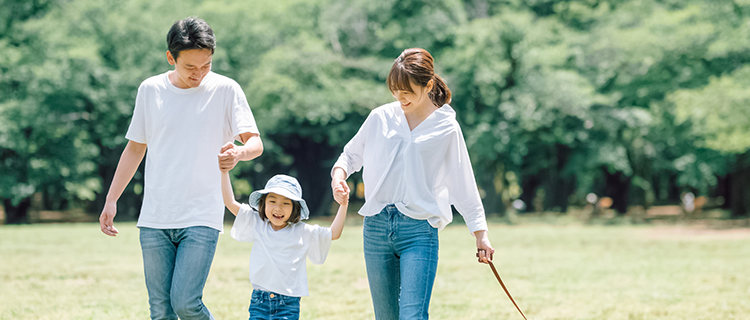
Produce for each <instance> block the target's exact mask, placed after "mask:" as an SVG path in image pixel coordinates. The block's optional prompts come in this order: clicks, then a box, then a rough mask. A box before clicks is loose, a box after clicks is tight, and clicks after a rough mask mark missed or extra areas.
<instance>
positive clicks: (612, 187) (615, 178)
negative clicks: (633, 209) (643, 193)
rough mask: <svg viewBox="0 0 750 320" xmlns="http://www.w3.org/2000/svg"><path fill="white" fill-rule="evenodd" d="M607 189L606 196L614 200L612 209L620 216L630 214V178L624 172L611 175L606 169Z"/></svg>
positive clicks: (605, 190)
mask: <svg viewBox="0 0 750 320" xmlns="http://www.w3.org/2000/svg"><path fill="white" fill-rule="evenodd" d="M604 176H605V181H606V187H605V189H604V195H605V196H607V197H610V198H612V209H615V210H616V211H617V212H618V213H619V214H625V213H626V212H628V204H629V203H628V201H629V199H630V177H626V176H625V175H624V174H623V173H622V172H620V171H618V172H615V173H609V171H608V170H607V169H606V168H604Z"/></svg>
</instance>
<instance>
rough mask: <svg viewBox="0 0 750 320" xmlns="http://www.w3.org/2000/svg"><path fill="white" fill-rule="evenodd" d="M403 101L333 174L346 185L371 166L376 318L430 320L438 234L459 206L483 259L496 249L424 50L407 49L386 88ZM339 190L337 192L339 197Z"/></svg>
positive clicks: (368, 232)
mask: <svg viewBox="0 0 750 320" xmlns="http://www.w3.org/2000/svg"><path fill="white" fill-rule="evenodd" d="M386 84H387V85H388V88H389V89H390V90H391V93H392V94H393V96H394V97H395V98H396V100H397V101H395V102H392V103H389V104H386V105H383V106H380V107H378V108H377V109H375V110H373V111H372V112H371V113H370V115H369V116H368V117H367V119H366V120H365V122H364V123H363V124H362V127H360V129H359V131H358V132H357V134H356V135H355V136H354V137H353V138H352V139H351V141H349V143H347V144H346V146H345V147H344V151H343V153H341V156H340V157H339V159H338V161H337V162H336V164H335V165H334V167H333V170H332V171H331V177H332V181H331V188H332V189H333V190H334V195H335V196H334V197H336V200H337V201H339V202H340V201H341V200H343V199H338V197H341V196H340V194H341V193H340V191H342V189H343V191H346V192H348V191H349V190H346V189H348V187H346V183H342V181H345V180H346V178H347V177H348V176H349V175H351V174H352V173H353V172H355V171H359V170H360V169H362V168H363V167H364V171H363V179H364V183H365V204H364V205H363V206H362V208H361V209H360V210H359V214H361V215H363V216H364V217H365V219H364V236H363V237H364V251H365V264H366V267H367V278H368V281H369V283H370V294H371V296H372V301H373V305H374V308H375V317H376V318H377V319H428V318H429V316H428V309H429V304H430V296H431V295H432V285H433V283H434V281H435V273H436V271H437V260H438V234H437V232H438V230H440V229H442V228H444V227H445V226H446V225H447V224H449V223H450V222H451V220H452V217H453V216H452V212H451V207H450V205H451V204H452V205H454V206H455V207H456V209H457V210H458V211H459V212H460V213H461V215H462V216H463V217H464V220H465V221H466V225H467V227H468V228H469V230H470V231H471V232H472V233H473V234H474V236H475V237H476V243H477V248H478V249H479V258H480V261H481V262H483V263H487V262H488V261H491V259H492V253H494V251H495V250H494V249H493V248H492V246H491V244H490V240H489V237H488V235H487V222H486V220H485V215H484V208H483V207H482V202H481V199H480V197H479V192H478V190H477V187H476V182H475V181H474V172H473V170H472V168H471V162H470V160H469V154H468V152H467V150H466V143H465V142H464V138H463V134H462V132H461V128H460V127H459V125H458V122H456V113H455V111H453V109H452V108H451V107H450V106H449V105H448V104H447V103H450V100H451V92H450V90H449V89H448V87H447V86H446V85H445V83H444V82H443V80H442V79H441V78H440V77H439V76H438V75H437V74H435V71H434V66H433V58H432V56H431V55H430V53H429V52H427V51H426V50H424V49H419V48H414V49H407V50H405V51H404V52H403V53H401V55H400V56H399V57H398V59H396V61H395V62H394V64H393V67H391V71H390V74H389V75H388V79H387V81H386ZM337 191H338V192H339V193H337Z"/></svg>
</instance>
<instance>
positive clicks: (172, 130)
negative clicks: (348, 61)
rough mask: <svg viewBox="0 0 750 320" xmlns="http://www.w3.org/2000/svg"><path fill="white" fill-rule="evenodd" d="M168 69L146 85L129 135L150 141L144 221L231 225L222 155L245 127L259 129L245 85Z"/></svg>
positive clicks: (168, 225)
mask: <svg viewBox="0 0 750 320" xmlns="http://www.w3.org/2000/svg"><path fill="white" fill-rule="evenodd" d="M169 73H170V72H165V73H163V74H160V75H156V76H153V77H151V78H148V79H146V80H145V81H143V83H141V86H140V87H139V88H138V96H137V97H136V102H135V110H134V111H133V119H132V121H131V123H130V128H129V129H128V133H127V134H126V135H125V137H126V138H127V139H128V140H132V141H134V142H138V143H145V144H146V145H147V147H148V149H147V152H146V169H145V170H146V172H145V177H144V180H145V187H144V194H143V206H142V207H141V214H140V217H139V218H138V227H148V228H156V229H177V228H187V227H193V226H206V227H211V228H214V229H217V230H219V231H223V228H222V227H223V223H222V222H223V218H224V202H223V200H222V197H221V172H220V171H219V160H218V154H219V151H220V150H221V147H222V146H223V145H224V144H225V143H227V142H232V141H234V140H235V139H239V135H240V134H241V133H246V132H250V133H258V127H257V125H256V123H255V118H254V117H253V114H252V112H251V111H250V106H249V105H248V103H247V98H246V97H245V94H244V92H243V91H242V88H241V87H240V86H239V84H237V82H235V81H234V80H232V79H230V78H227V77H225V76H222V75H219V74H216V73H213V72H209V74H207V75H206V76H205V77H204V78H203V81H202V82H201V84H200V85H199V86H198V87H195V88H189V89H180V88H177V87H175V86H174V85H173V84H172V83H171V82H170V81H169V77H168V74H169Z"/></svg>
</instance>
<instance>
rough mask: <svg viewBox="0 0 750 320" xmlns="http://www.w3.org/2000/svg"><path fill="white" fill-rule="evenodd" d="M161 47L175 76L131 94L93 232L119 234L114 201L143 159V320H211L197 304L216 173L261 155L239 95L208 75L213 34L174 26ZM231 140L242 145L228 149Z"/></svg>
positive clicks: (211, 247) (214, 213) (212, 229)
mask: <svg viewBox="0 0 750 320" xmlns="http://www.w3.org/2000/svg"><path fill="white" fill-rule="evenodd" d="M167 45H168V51H167V61H168V62H169V64H170V65H173V66H174V70H170V71H168V72H166V73H163V74H160V75H156V76H153V77H151V78H149V79H146V80H145V81H143V83H141V86H140V87H139V88H138V95H137V97H136V103H135V110H134V112H133V118H132V120H131V123H130V127H129V129H128V132H127V134H126V136H125V137H126V138H127V139H128V140H129V142H128V144H127V146H126V147H125V150H124V151H123V153H122V156H121V158H120V162H119V164H118V165H117V169H116V171H115V176H114V179H113V180H112V184H111V186H110V189H109V193H107V199H106V203H105V205H104V209H103V210H102V213H101V216H100V218H99V223H100V227H101V230H102V232H104V233H105V234H107V235H109V236H116V235H117V233H118V230H117V229H116V228H115V227H114V226H113V219H114V216H115V214H116V213H117V200H118V199H119V198H120V195H121V194H122V192H123V190H124V189H125V187H126V186H127V184H128V183H129V182H130V180H131V179H132V177H133V174H135V171H136V170H137V169H138V166H139V164H140V163H141V160H142V159H143V157H144V155H146V169H145V170H146V172H145V188H144V199H143V206H142V208H141V214H140V216H139V218H138V225H137V226H138V228H139V229H140V242H141V250H142V252H143V269H144V274H145V278H146V288H147V289H148V295H149V305H150V311H151V319H177V317H179V318H180V319H183V320H187V319H213V316H212V315H211V313H210V312H209V311H208V309H207V308H206V307H205V306H204V305H203V301H202V296H203V287H204V285H205V283H206V278H207V277H208V272H209V269H210V267H211V262H212V261H213V257H214V252H215V250H216V243H217V241H218V236H219V233H220V232H221V231H222V227H223V217H224V204H223V202H222V195H221V175H220V173H221V172H220V169H226V170H228V169H231V168H233V167H234V166H235V165H236V164H237V162H238V161H240V160H251V159H254V158H256V157H258V156H260V155H261V153H263V145H262V142H261V139H260V136H259V133H258V128H257V126H256V123H255V119H254V118H253V114H252V112H251V111H250V107H249V106H248V103H247V99H246V97H245V94H244V92H243V91H242V88H240V86H239V85H238V84H237V82H235V81H234V80H231V79H229V78H227V77H224V76H222V75H218V74H216V73H213V72H211V59H212V56H213V53H214V48H215V46H216V42H215V38H214V34H213V31H212V30H211V27H210V26H209V25H208V24H207V23H206V22H205V21H203V20H201V19H197V18H187V19H184V20H179V21H177V22H175V23H174V24H173V25H172V28H171V29H170V30H169V33H168V34H167ZM235 139H236V140H239V141H241V142H242V143H243V144H244V145H243V146H235V145H234V143H233V140H235ZM147 149H148V154H146V150H147ZM217 154H218V158H219V161H217ZM217 163H218V165H217Z"/></svg>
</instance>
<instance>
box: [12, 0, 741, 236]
mask: <svg viewBox="0 0 750 320" xmlns="http://www.w3.org/2000/svg"><path fill="white" fill-rule="evenodd" d="M191 15H196V16H199V17H201V18H203V19H205V20H206V21H207V22H209V23H210V24H211V25H212V27H213V29H214V32H215V33H216V36H217V44H218V48H217V51H216V54H215V55H214V60H213V61H214V63H213V70H214V71H215V72H217V73H220V74H224V75H227V76H229V77H231V78H233V79H235V80H237V81H238V82H239V83H240V85H242V87H243V89H244V90H245V93H246V94H247V96H248V101H249V102H250V106H251V108H252V110H253V112H254V114H255V117H256V119H257V120H258V123H259V126H260V130H261V135H262V138H263V140H264V143H265V153H264V154H263V156H261V157H260V158H259V159H258V160H256V161H252V162H248V163H241V164H240V165H239V166H238V167H237V168H236V169H235V170H233V171H232V175H233V176H234V184H235V191H236V192H237V193H238V194H240V195H248V194H249V193H250V192H251V191H252V189H253V188H260V187H262V184H263V182H265V181H266V179H268V178H269V177H270V176H272V175H273V174H276V173H280V172H284V173H289V174H292V175H294V176H296V177H297V178H298V179H299V180H300V182H301V183H302V187H303V189H304V190H305V198H306V199H308V203H309V204H310V206H311V209H312V210H313V214H318V215H320V214H324V213H325V212H327V211H328V208H330V204H331V201H332V198H331V196H330V187H329V183H330V177H329V173H330V166H331V165H332V163H333V162H334V161H335V158H336V157H337V156H338V154H339V152H340V151H341V149H342V147H343V145H344V144H345V143H346V142H347V141H348V140H349V138H351V137H352V136H353V135H354V133H355V132H356V130H357V129H358V128H359V125H360V124H361V123H362V121H364V119H365V117H366V116H367V114H368V112H369V110H371V109H372V108H374V107H377V106H378V105H380V104H383V103H386V102H389V101H392V100H393V98H392V97H391V95H390V93H389V92H388V90H387V89H386V86H385V77H386V75H387V73H388V70H389V68H390V65H391V63H392V61H393V59H395V58H396V57H397V56H398V54H399V53H400V52H401V51H402V50H403V49H405V48H408V47H422V48H425V49H427V50H429V51H430V52H431V53H432V54H433V55H434V56H435V57H436V61H437V67H438V71H439V72H440V74H441V75H442V76H443V77H444V78H445V80H446V82H447V83H448V85H449V86H450V87H451V90H452V91H453V94H454V99H453V102H452V103H451V105H452V106H453V107H454V108H455V109H456V111H457V112H458V115H459V118H460V119H459V122H460V123H461V124H462V127H463V130H464V135H465V137H466V141H467V144H468V146H469V150H470V153H471V156H472V161H473V162H474V169H475V174H476V178H477V182H478V184H479V186H480V189H481V191H482V195H483V199H484V201H485V205H486V208H487V211H488V212H490V213H501V214H502V213H504V212H505V210H506V208H507V207H509V205H510V204H511V203H512V202H513V201H514V200H517V199H521V200H523V201H524V202H525V203H526V204H527V205H528V206H529V207H530V208H536V209H537V210H549V211H559V212H565V211H566V210H567V208H568V207H569V206H571V205H578V204H581V203H584V201H585V200H584V198H585V196H586V195H587V194H588V193H595V194H597V195H598V196H600V197H601V196H607V197H610V198H612V199H613V204H612V207H613V208H614V209H616V210H617V211H618V212H620V213H625V212H627V210H628V208H629V207H632V206H641V207H643V208H648V207H650V206H653V205H660V204H676V203H679V202H680V197H681V195H682V194H684V193H686V192H691V193H693V194H695V195H696V196H705V197H708V198H709V199H723V201H713V202H712V203H714V204H716V205H720V206H723V207H724V208H726V209H731V212H732V216H733V217H742V216H747V214H748V211H749V210H748V209H749V208H750V189H748V185H749V184H750V158H749V157H748V152H747V151H748V149H749V148H750V132H748V127H750V120H748V119H750V109H749V108H748V102H750V68H746V67H745V66H746V65H747V64H748V63H750V18H749V17H750V4H749V3H747V1H731V0H504V1H501V0H465V1H460V0H436V1H414V0H384V1H369V0H354V1H352V0H313V1H310V0H277V1H262V0H253V1H245V0H224V1H183V2H180V3H179V4H177V3H175V2H174V1H166V0H125V1H98V0H96V1H95V0H2V1H0V166H1V167H0V199H2V200H3V205H4V207H5V211H6V215H7V218H6V223H24V222H27V221H28V218H27V212H28V209H29V206H30V205H31V201H30V199H31V198H32V196H33V195H35V194H37V195H39V194H41V197H40V198H41V205H42V207H43V208H44V209H47V210H66V209H70V208H83V209H84V210H85V211H87V212H89V213H91V214H98V213H99V210H101V206H102V204H103V200H104V196H105V194H106V191H107V188H108V186H109V184H110V181H111V179H112V176H113V174H114V171H115V167H116V165H117V162H118V160H119V156H120V153H121V152H122V150H123V148H124V146H125V143H126V141H125V138H124V135H125V132H126V130H127V126H128V123H129V121H130V116H131V114H132V110H133V105H134V99H135V94H136V89H137V87H138V85H139V84H140V82H141V81H142V80H144V79H145V78H147V77H149V76H151V75H155V74H158V73H162V72H165V71H167V70H169V69H170V66H169V65H168V64H167V62H166V58H165V51H166V43H165V36H166V32H167V30H168V29H169V26H170V25H171V24H172V22H174V21H175V20H178V19H181V18H184V17H187V16H191ZM177 161H179V160H177ZM139 172H140V171H139ZM142 180H143V177H142V175H141V174H140V173H138V174H136V177H135V178H134V179H133V181H132V182H131V184H130V185H129V187H128V189H127V190H126V193H125V194H124V195H123V197H122V198H121V200H120V202H119V214H118V218H119V219H133V218H135V217H136V216H137V214H138V210H139V207H140V198H141V195H140V194H141V193H142V184H143V181H142ZM355 180H356V179H355Z"/></svg>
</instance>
